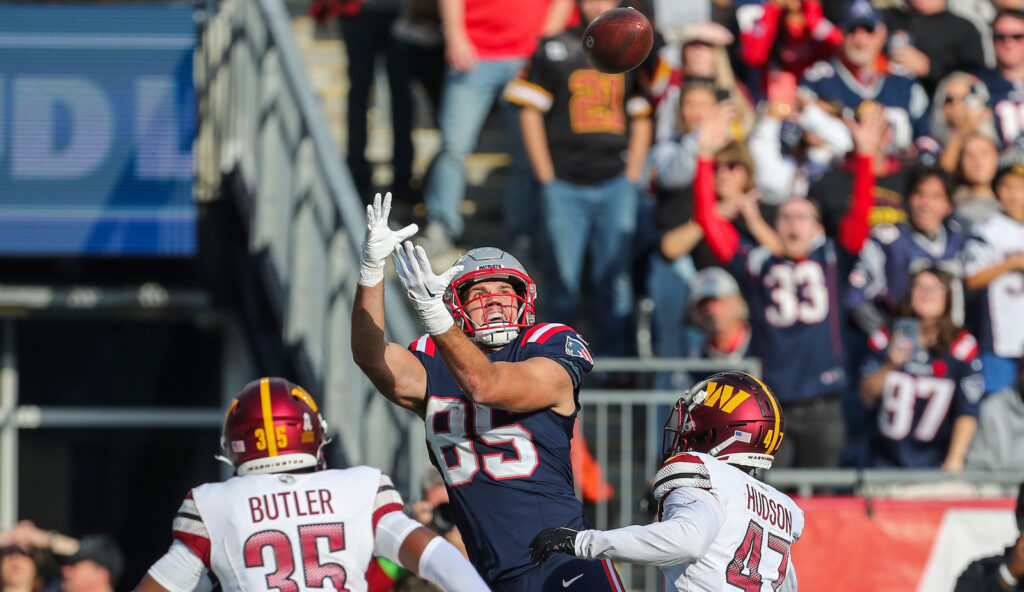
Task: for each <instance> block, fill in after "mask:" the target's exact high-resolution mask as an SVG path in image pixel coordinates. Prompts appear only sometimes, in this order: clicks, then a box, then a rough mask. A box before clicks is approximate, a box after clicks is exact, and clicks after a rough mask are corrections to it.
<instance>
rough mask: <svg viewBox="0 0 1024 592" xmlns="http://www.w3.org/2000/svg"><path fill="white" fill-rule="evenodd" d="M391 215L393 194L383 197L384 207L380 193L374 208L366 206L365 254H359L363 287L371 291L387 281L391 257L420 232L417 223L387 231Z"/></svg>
mask: <svg viewBox="0 0 1024 592" xmlns="http://www.w3.org/2000/svg"><path fill="white" fill-rule="evenodd" d="M390 214H391V192H390V191H389V192H388V193H386V194H384V203H383V204H382V203H381V199H380V194H379V193H378V194H377V195H376V196H374V198H373V205H368V206H366V236H365V237H364V238H363V251H362V253H360V255H359V285H360V286H366V287H368V288H369V287H372V286H376V285H377V284H379V283H380V282H381V280H383V279H384V263H385V262H386V261H387V258H388V255H389V254H390V253H391V251H393V250H395V247H397V246H398V245H400V244H402V241H404V240H405V239H407V238H409V237H410V236H412V235H414V234H416V231H417V230H419V226H416V225H415V224H410V225H408V226H406V227H405V228H403V229H401V230H391V229H390V228H388V216H389V215H390Z"/></svg>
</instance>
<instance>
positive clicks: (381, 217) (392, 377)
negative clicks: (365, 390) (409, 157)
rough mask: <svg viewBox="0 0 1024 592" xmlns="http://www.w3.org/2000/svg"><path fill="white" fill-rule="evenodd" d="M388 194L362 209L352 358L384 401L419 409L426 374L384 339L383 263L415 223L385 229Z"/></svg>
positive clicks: (402, 350) (405, 352)
mask: <svg viewBox="0 0 1024 592" xmlns="http://www.w3.org/2000/svg"><path fill="white" fill-rule="evenodd" d="M390 209H391V194H390V193H389V194H387V195H386V196H385V197H384V199H383V201H382V200H381V196H380V194H377V197H376V198H375V200H374V203H373V205H369V206H367V208H366V217H367V229H366V238H365V239H364V241H363V250H362V254H361V261H360V280H359V286H358V287H357V288H356V297H355V302H354V304H353V306H352V358H353V359H354V361H355V363H356V365H358V366H359V368H360V369H361V370H362V371H363V373H364V374H366V376H367V378H369V379H370V382H372V383H373V385H374V387H376V388H377V390H378V391H380V393H381V394H382V395H384V396H385V397H387V398H388V399H389V400H390V401H392V402H394V403H395V404H397V405H400V406H402V407H405V408H406V409H410V410H412V411H413V412H415V413H416V414H418V415H419V416H420V417H423V415H424V414H425V409H424V408H423V405H424V398H425V396H426V385H427V376H426V371H425V370H424V369H423V365H422V364H420V362H419V360H417V359H416V356H414V355H413V354H412V353H411V352H410V351H408V350H407V349H405V348H404V347H402V346H401V345H398V344H397V343H391V342H389V341H387V340H386V339H385V338H384V328H385V316H384V281H383V280H384V262H385V261H386V260H387V256H388V255H389V254H390V253H391V251H392V250H393V249H394V247H395V245H397V244H398V243H399V242H400V241H401V240H403V239H405V238H407V237H408V236H410V235H412V234H413V233H414V232H416V225H414V224H413V225H410V226H406V227H405V228H403V229H401V230H398V231H393V230H391V229H390V228H388V214H389V212H390Z"/></svg>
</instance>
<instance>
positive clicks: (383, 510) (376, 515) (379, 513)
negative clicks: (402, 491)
mask: <svg viewBox="0 0 1024 592" xmlns="http://www.w3.org/2000/svg"><path fill="white" fill-rule="evenodd" d="M401 511H402V504H388V505H386V506H381V507H379V508H377V509H376V510H374V511H373V518H372V525H373V534H377V523H378V522H380V519H381V518H383V517H384V516H385V515H387V514H390V513H391V512H401Z"/></svg>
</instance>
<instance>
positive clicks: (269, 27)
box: [195, 0, 425, 488]
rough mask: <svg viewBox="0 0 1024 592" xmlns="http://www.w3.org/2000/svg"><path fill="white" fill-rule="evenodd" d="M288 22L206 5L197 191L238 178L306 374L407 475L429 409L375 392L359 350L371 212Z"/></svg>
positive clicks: (405, 337) (257, 3) (366, 443)
mask: <svg viewBox="0 0 1024 592" xmlns="http://www.w3.org/2000/svg"><path fill="white" fill-rule="evenodd" d="M290 26H291V19H290V16H289V14H288V12H287V10H286V9H285V6H284V4H283V3H282V2H281V0H222V1H221V2H219V4H218V7H217V10H216V13H215V14H211V15H210V16H209V19H208V21H207V22H206V26H205V28H204V31H203V33H202V37H201V40H200V46H199V48H198V50H197V51H196V63H195V72H196V73H195V77H196V88H197V94H198V97H199V116H200V126H199V134H198V137H197V140H196V149H195V154H196V166H197V172H198V179H197V184H196V197H197V199H199V200H201V201H203V200H213V199H218V198H220V197H221V191H222V188H223V187H224V186H225V183H224V181H225V180H227V181H228V184H229V186H230V187H231V188H232V193H233V194H234V196H235V197H236V198H237V200H238V204H239V208H240V210H242V212H243V214H244V216H245V217H246V218H247V223H248V233H249V242H250V244H249V248H250V252H251V253H252V254H253V255H254V256H255V257H256V258H257V261H258V262H259V264H260V267H261V269H260V272H261V275H262V279H263V283H264V285H265V287H266V290H267V292H268V294H269V297H270V298H269V299H270V301H271V303H272V307H273V308H274V310H275V312H276V314H277V315H278V319H279V321H280V324H281V326H282V327H283V335H282V338H283V340H284V342H285V343H286V344H287V345H288V346H289V351H291V352H294V354H293V355H294V359H293V360H291V361H292V363H293V365H294V366H295V367H297V368H298V369H299V371H300V373H301V375H300V376H299V377H297V378H298V379H299V380H301V381H303V382H304V383H305V384H308V385H309V388H310V389H311V390H313V389H315V390H316V391H318V392H320V393H322V396H323V398H324V402H325V404H324V408H325V412H326V415H327V420H328V423H329V424H330V425H332V426H335V427H337V428H341V429H338V430H337V431H336V432H335V437H336V438H338V439H340V440H341V443H342V445H343V448H344V453H345V455H346V457H347V459H348V460H349V461H350V462H352V463H368V464H373V465H376V466H380V467H383V468H385V470H388V471H389V472H391V473H392V474H393V475H394V476H395V477H396V479H397V481H398V482H399V485H400V486H402V487H403V488H405V487H408V486H409V484H410V483H411V482H413V479H414V477H415V476H416V475H417V474H418V472H419V469H418V467H420V466H422V461H419V463H418V465H417V467H414V466H413V465H414V464H416V463H413V462H412V461H410V460H409V459H408V455H407V454H406V450H405V449H406V448H407V443H408V442H409V441H410V440H411V439H412V438H414V437H415V434H416V432H415V430H416V428H417V424H419V423H420V422H419V421H417V420H416V418H415V417H414V416H413V415H412V414H410V413H406V412H404V411H402V410H399V409H397V408H395V407H394V406H392V405H391V404H390V403H388V402H387V401H385V400H384V399H383V398H382V397H380V396H379V395H377V394H375V392H374V390H373V388H372V387H371V386H370V384H369V381H367V380H366V379H365V377H364V376H363V374H362V373H361V372H360V371H359V369H358V368H357V367H356V366H355V364H354V363H353V361H352V353H351V350H350V345H349V343H350V341H349V340H350V326H349V325H350V323H349V319H350V318H351V306H352V298H353V296H354V293H355V287H356V281H357V279H358V278H357V276H358V253H359V244H360V242H361V240H362V234H363V229H364V228H365V226H364V224H365V220H364V214H363V210H362V205H361V200H360V198H359V196H357V195H356V193H355V188H354V186H353V184H352V181H351V179H350V177H349V174H348V171H347V170H346V169H345V168H344V167H343V166H342V164H341V163H342V160H341V156H340V155H339V153H338V150H337V148H336V147H335V145H334V143H333V141H332V140H331V138H330V137H329V135H328V133H327V123H326V120H325V117H324V115H323V113H322V110H321V108H320V105H319V102H318V100H317V98H316V96H315V95H314V93H313V90H312V86H311V84H310V82H309V80H308V77H307V74H306V69H305V66H304V64H303V61H302V57H301V55H300V53H299V50H298V49H297V47H296V45H295V42H294V39H293V37H292V33H291V28H290ZM387 293H388V299H389V300H388V307H387V310H388V333H389V334H388V338H389V339H391V340H392V341H396V342H398V343H408V342H410V341H412V340H413V339H414V338H415V337H416V335H417V331H418V325H417V324H416V323H414V322H413V319H412V318H411V317H410V315H409V313H408V310H407V308H406V305H405V302H404V300H403V299H401V298H396V295H397V296H401V292H400V291H398V290H395V289H389V290H387ZM409 429H413V430H414V432H413V435H410V434H409V433H408V431H409ZM421 430H422V428H420V432H419V433H420V434H422V431H421ZM419 441H422V436H420V440H419ZM423 458H424V459H425V454H424V457H423Z"/></svg>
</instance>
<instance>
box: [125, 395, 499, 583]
mask: <svg viewBox="0 0 1024 592" xmlns="http://www.w3.org/2000/svg"><path fill="white" fill-rule="evenodd" d="M325 430H326V423H325V422H324V421H323V418H322V417H321V416H320V413H319V411H318V409H317V405H316V402H315V401H314V400H313V398H312V397H311V396H310V395H309V394H308V393H307V392H306V391H305V390H303V389H302V387H300V386H298V385H295V384H292V383H290V382H288V381H286V380H283V379H280V378H262V379H260V380H257V381H253V382H251V383H249V385H247V386H246V387H245V388H244V389H243V390H242V393H241V394H240V395H239V396H238V397H237V398H235V400H234V401H232V403H231V405H230V406H229V407H228V411H227V414H226V416H225V419H224V432H223V442H222V443H223V446H224V450H225V452H226V453H227V454H228V455H229V456H230V462H231V464H232V465H233V466H234V467H235V472H236V476H235V477H232V478H231V479H228V480H227V481H224V482H221V483H207V484H204V485H200V486H198V487H195V488H193V489H192V490H191V491H190V492H189V493H188V495H187V496H186V497H185V500H184V502H182V504H181V507H180V508H179V509H178V513H177V515H176V517H175V518H174V523H173V526H172V535H173V539H174V542H173V544H172V545H171V549H170V550H169V551H168V552H167V554H166V555H165V556H164V557H163V558H161V559H160V560H159V561H158V562H157V563H155V564H154V565H153V566H152V567H151V568H150V570H149V572H148V573H147V575H146V577H145V578H144V579H143V581H142V582H141V583H140V584H139V586H138V588H137V590H138V591H139V592H160V591H163V590H169V591H171V592H189V591H191V590H193V589H194V588H195V587H196V584H197V583H198V582H199V580H200V578H202V577H203V576H204V575H205V574H206V573H207V572H212V573H213V574H215V575H216V577H217V579H218V580H219V582H220V586H221V588H222V589H223V590H226V591H239V592H241V591H243V590H244V591H252V590H281V591H282V592H299V591H301V590H310V589H318V590H322V589H328V588H329V589H332V590H348V591H350V592H358V591H365V590H367V582H366V578H365V574H366V571H367V569H368V567H369V564H370V560H371V559H372V557H373V556H374V555H378V556H381V557H386V558H388V559H391V560H392V561H395V562H396V563H397V562H401V563H402V564H404V565H405V566H406V567H409V568H410V569H412V570H413V571H416V572H418V573H420V574H421V575H423V576H424V577H425V578H427V579H429V580H430V581H432V582H435V583H439V584H441V585H442V586H443V587H444V589H446V590H486V589H487V588H486V586H485V584H484V583H483V580H481V579H480V577H479V575H478V574H477V573H476V572H475V570H474V569H473V568H472V566H470V565H469V562H468V561H466V560H465V559H464V558H462V556H461V554H459V553H458V551H456V550H455V548H454V547H452V546H451V545H450V544H449V543H447V542H446V541H444V540H443V539H442V538H440V537H437V536H435V535H434V534H433V533H431V532H430V531H428V530H427V529H425V528H422V526H421V525H420V524H419V523H418V522H415V521H413V520H411V519H410V518H408V517H406V516H405V514H404V513H403V512H402V508H403V503H402V498H401V496H400V495H399V493H398V491H396V490H395V488H394V486H393V485H392V483H391V480H390V479H389V478H388V477H387V476H386V475H384V474H382V473H381V472H380V470H378V469H375V468H372V467H365V466H363V467H353V468H349V469H344V470H330V469H326V468H325V466H324V462H323V456H322V454H321V449H322V448H323V446H324V444H325V443H326V438H325ZM407 541H410V543H409V544H407ZM420 548H421V550H419V549H420ZM414 549H416V550H414ZM409 553H412V555H409ZM453 553H454V554H453ZM442 570H443V572H442ZM456 572H461V574H460V575H457V576H456V575H453V574H455V573H456Z"/></svg>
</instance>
